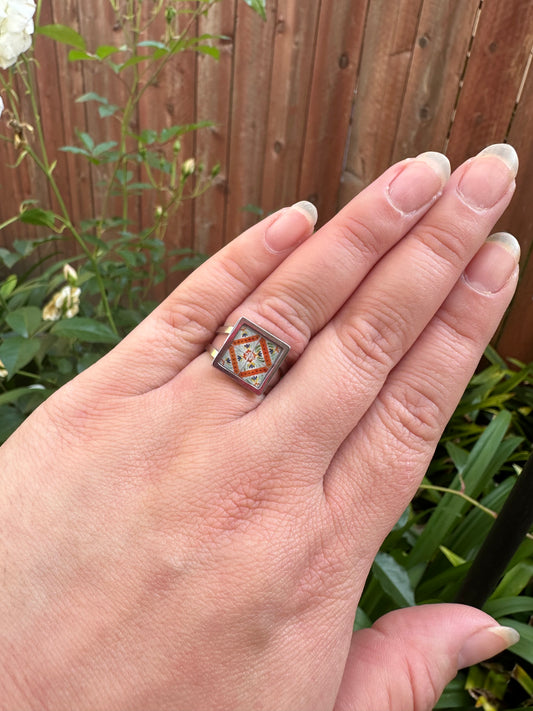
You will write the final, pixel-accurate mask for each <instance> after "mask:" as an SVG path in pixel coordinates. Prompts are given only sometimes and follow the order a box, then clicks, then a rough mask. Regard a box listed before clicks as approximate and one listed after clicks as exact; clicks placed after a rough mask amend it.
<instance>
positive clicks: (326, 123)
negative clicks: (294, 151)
mask: <svg viewBox="0 0 533 711" xmlns="http://www.w3.org/2000/svg"><path fill="white" fill-rule="evenodd" d="M367 6H368V2H367V0H356V1H355V2H349V3H339V2H337V0H323V1H322V3H321V6H320V17H319V24H318V31H317V41H316V51H315V56H314V66H313V76H312V85H311V96H310V102H309V117H308V121H307V127H306V134H305V145H304V151H303V156H302V175H301V180H300V191H299V193H300V196H301V199H308V200H311V202H313V203H314V204H315V205H316V206H317V207H318V214H319V222H320V223H323V222H324V221H326V220H328V219H329V218H330V217H332V216H333V214H334V213H335V211H336V208H337V203H338V185H339V182H340V178H341V173H342V164H343V158H344V153H345V148H346V140H347V137H348V131H349V126H350V116H351V111H352V104H353V98H354V91H355V86H356V80H357V75H358V70H359V60H360V56H361V45H362V42H363V35H364V30H365V17H366V11H367ZM389 7H390V3H389Z"/></svg>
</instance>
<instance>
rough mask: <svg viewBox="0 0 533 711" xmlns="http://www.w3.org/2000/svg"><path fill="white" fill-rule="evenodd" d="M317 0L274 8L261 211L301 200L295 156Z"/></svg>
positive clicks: (301, 136)
mask: <svg viewBox="0 0 533 711" xmlns="http://www.w3.org/2000/svg"><path fill="white" fill-rule="evenodd" d="M319 6H320V2H319V0H307V2H306V3H305V4H303V3H294V2H292V1H291V0H280V2H279V3H278V20H277V24H276V34H275V41H274V50H273V51H274V59H273V71H272V82H271V86H270V106H269V112H268V125H267V136H266V147H265V162H264V168H263V180H262V184H263V190H262V199H261V207H262V208H263V210H264V211H265V212H272V211H274V210H276V209H278V208H280V207H282V206H283V205H288V204H292V203H293V202H296V201H297V200H299V199H301V196H300V195H299V194H298V186H299V183H300V169H301V164H300V157H301V155H302V151H303V149H304V144H305V126H306V122H307V110H308V106H309V98H310V92H311V78H312V67H313V56H314V53H315V50H316V48H315V35H316V30H317V21H318V10H319Z"/></svg>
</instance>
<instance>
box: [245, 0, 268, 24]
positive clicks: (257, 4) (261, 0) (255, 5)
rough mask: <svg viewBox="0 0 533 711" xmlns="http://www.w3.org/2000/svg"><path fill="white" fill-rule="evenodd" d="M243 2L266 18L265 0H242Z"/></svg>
mask: <svg viewBox="0 0 533 711" xmlns="http://www.w3.org/2000/svg"><path fill="white" fill-rule="evenodd" d="M244 2H245V3H246V4H247V5H248V6H249V7H251V8H252V10H255V11H256V12H257V14H258V15H259V16H260V17H262V19H263V20H266V0H244Z"/></svg>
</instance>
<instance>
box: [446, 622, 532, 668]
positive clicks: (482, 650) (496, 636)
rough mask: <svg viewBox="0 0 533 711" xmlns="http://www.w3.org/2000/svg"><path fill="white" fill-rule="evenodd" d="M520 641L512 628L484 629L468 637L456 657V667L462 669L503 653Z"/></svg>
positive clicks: (498, 626) (496, 626)
mask: <svg viewBox="0 0 533 711" xmlns="http://www.w3.org/2000/svg"><path fill="white" fill-rule="evenodd" d="M519 640H520V635H519V634H518V632H517V631H516V630H515V629H513V628H512V627H503V626H502V625H494V626H492V627H484V628H483V629H481V630H479V631H478V632H475V633H474V634H473V635H472V637H469V638H468V639H467V640H466V642H465V644H464V645H463V648H462V649H461V651H460V652H459V655H458V657H457V667H458V668H459V669H463V668H464V667H469V666H471V665H472V664H477V663H478V662H481V661H483V660H484V659H489V658H490V657H493V656H494V655H495V654H499V653H500V652H503V650H504V649H507V648H508V647H511V646H512V645H513V644H516V643H517V642H518V641H519Z"/></svg>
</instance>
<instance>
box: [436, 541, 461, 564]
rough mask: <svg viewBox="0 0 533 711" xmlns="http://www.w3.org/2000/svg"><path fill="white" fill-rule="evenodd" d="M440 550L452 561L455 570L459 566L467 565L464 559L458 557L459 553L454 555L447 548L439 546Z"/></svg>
mask: <svg viewBox="0 0 533 711" xmlns="http://www.w3.org/2000/svg"><path fill="white" fill-rule="evenodd" d="M439 550H440V551H441V553H442V554H443V555H444V556H446V558H447V559H448V560H449V561H450V563H451V564H452V565H453V567H454V568H457V567H458V566H460V565H463V564H464V563H466V560H465V559H464V558H461V556H460V555H457V553H454V552H453V551H451V550H450V549H449V548H446V546H439Z"/></svg>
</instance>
